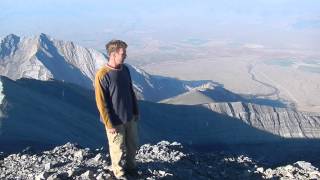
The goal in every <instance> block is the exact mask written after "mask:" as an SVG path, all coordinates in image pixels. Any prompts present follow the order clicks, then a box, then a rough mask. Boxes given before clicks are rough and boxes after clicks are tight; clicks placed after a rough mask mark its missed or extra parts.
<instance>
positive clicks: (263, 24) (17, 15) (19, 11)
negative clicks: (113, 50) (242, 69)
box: [0, 0, 320, 51]
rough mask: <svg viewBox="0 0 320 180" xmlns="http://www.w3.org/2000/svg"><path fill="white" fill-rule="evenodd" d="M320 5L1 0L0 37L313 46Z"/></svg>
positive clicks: (100, 45) (95, 43)
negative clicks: (11, 35)
mask: <svg viewBox="0 0 320 180" xmlns="http://www.w3.org/2000/svg"><path fill="white" fill-rule="evenodd" d="M319 12H320V2H319V1H315V0H313V1H312V0H308V1H298V0H294V1H289V0H280V1H279V0H273V1H249V0H246V1H236V0H234V1H227V2H220V1H196V2H195V1H190V0H189V1H185V0H184V1H181V0H178V1H163V0H162V1H152V2H150V1H147V0H144V1H129V0H126V1H121V3H120V2H115V1H103V0H96V1H85V0H68V1H62V0H54V1H53V0H46V1H43V0H34V1H23V0H15V1H12V0H2V1H1V6H0V26H1V30H0V37H3V36H6V35H8V34H11V33H14V34H17V35H21V36H30V35H36V34H40V33H46V34H49V35H51V36H52V37H55V38H57V39H63V40H69V41H74V42H76V43H78V44H80V45H83V46H85V47H90V48H95V49H98V50H103V49H104V44H105V43H106V41H108V40H110V39H114V38H116V39H124V40H126V41H128V43H129V44H130V47H132V49H134V50H133V51H138V50H139V49H141V48H142V49H145V48H146V46H148V47H150V46H152V48H154V47H155V48H160V47H162V46H165V45H169V46H170V45H171V44H175V43H181V42H182V43H189V44H191V45H201V44H204V43H206V42H211V41H212V42H215V43H217V42H218V43H221V44H224V46H228V47H233V46H235V45H236V46H237V45H244V46H249V47H253V48H281V49H299V50H309V51H314V50H316V49H317V47H319V45H320V43H319V42H320V41H319V40H320V31H319V30H320V15H319ZM162 48H163V49H166V47H162ZM169 48H170V47H169Z"/></svg>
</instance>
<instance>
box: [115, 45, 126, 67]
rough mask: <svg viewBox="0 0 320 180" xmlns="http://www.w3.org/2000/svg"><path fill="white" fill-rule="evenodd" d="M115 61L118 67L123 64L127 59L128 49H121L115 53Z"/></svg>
mask: <svg viewBox="0 0 320 180" xmlns="http://www.w3.org/2000/svg"><path fill="white" fill-rule="evenodd" d="M114 55H115V61H116V63H117V64H118V65H120V64H123V62H124V60H125V59H126V57H127V52H126V49H123V48H120V49H119V50H118V51H116V52H115V54H114Z"/></svg>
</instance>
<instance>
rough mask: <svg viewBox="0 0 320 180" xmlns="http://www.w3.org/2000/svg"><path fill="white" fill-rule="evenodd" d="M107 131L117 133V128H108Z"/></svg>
mask: <svg viewBox="0 0 320 180" xmlns="http://www.w3.org/2000/svg"><path fill="white" fill-rule="evenodd" d="M107 131H108V132H109V133H110V134H115V133H117V129H116V128H111V129H107Z"/></svg>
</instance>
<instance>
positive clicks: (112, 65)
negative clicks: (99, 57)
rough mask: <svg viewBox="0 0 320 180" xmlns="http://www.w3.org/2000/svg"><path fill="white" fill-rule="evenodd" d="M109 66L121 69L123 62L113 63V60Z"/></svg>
mask: <svg viewBox="0 0 320 180" xmlns="http://www.w3.org/2000/svg"><path fill="white" fill-rule="evenodd" d="M107 66H109V67H111V68H113V69H121V64H115V63H112V62H108V63H107Z"/></svg>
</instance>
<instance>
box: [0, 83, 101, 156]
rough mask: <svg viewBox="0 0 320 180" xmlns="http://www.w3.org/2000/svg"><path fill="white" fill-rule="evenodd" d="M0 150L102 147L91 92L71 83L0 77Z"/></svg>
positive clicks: (99, 127) (99, 124)
mask: <svg viewBox="0 0 320 180" xmlns="http://www.w3.org/2000/svg"><path fill="white" fill-rule="evenodd" d="M1 87H2V93H1V94H2V96H4V98H3V99H2V102H1V106H0V109H1V112H2V113H1V118H0V147H1V150H2V151H12V150H18V149H21V148H25V147H26V146H33V148H35V149H43V148H47V147H51V146H52V145H57V144H61V143H63V142H67V141H71V142H79V143H80V144H83V145H86V146H89V147H93V146H100V145H101V144H104V141H105V135H104V131H103V127H102V126H101V123H100V122H99V119H98V118H97V110H96V108H95V101H94V99H93V98H92V97H93V92H92V91H89V90H86V89H84V88H81V87H80V86H76V85H73V84H70V83H63V82H57V81H47V82H45V81H35V80H31V79H21V80H18V81H12V80H10V79H8V78H6V77H1Z"/></svg>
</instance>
